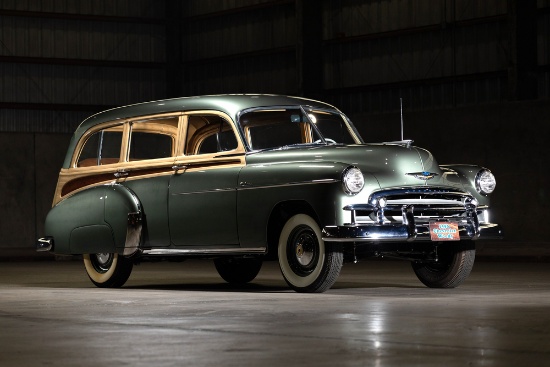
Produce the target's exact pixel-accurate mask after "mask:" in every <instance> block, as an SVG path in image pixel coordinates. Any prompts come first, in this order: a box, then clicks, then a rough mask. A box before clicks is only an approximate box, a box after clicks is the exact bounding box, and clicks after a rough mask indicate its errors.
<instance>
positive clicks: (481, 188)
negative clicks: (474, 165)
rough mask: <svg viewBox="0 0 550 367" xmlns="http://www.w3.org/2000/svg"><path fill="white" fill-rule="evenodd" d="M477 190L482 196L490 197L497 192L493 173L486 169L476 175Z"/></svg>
mask: <svg viewBox="0 0 550 367" xmlns="http://www.w3.org/2000/svg"><path fill="white" fill-rule="evenodd" d="M475 184H476V190H477V192H479V193H480V194H482V195H489V194H491V193H492V192H493V191H495V187H496V185H497V181H496V179H495V176H494V175H493V173H492V172H491V171H489V170H488V169H486V168H484V169H482V170H481V171H479V172H478V173H477V174H476V178H475Z"/></svg>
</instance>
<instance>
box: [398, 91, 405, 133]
mask: <svg viewBox="0 0 550 367" xmlns="http://www.w3.org/2000/svg"><path fill="white" fill-rule="evenodd" d="M399 105H400V107H401V141H403V140H404V139H403V98H401V97H400V98H399Z"/></svg>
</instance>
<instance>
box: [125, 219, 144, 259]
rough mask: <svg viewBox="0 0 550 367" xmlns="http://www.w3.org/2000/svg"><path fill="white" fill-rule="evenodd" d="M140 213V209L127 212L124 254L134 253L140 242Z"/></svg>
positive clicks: (130, 254) (137, 249)
mask: <svg viewBox="0 0 550 367" xmlns="http://www.w3.org/2000/svg"><path fill="white" fill-rule="evenodd" d="M141 230H142V215H141V211H138V212H134V213H128V227H127V229H126V242H125V243H124V252H123V253H122V254H123V255H124V256H132V255H135V254H136V253H137V252H138V251H139V245H140V244H141Z"/></svg>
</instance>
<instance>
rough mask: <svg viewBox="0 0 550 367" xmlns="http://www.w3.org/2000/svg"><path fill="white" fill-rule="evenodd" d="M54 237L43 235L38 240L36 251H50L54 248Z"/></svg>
mask: <svg viewBox="0 0 550 367" xmlns="http://www.w3.org/2000/svg"><path fill="white" fill-rule="evenodd" d="M53 245H54V242H53V237H43V238H39V239H38V241H37V242H36V251H37V252H48V251H52V250H53Z"/></svg>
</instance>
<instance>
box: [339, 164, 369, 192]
mask: <svg viewBox="0 0 550 367" xmlns="http://www.w3.org/2000/svg"><path fill="white" fill-rule="evenodd" d="M342 187H343V189H344V192H345V193H346V194H348V195H357V194H358V193H360V192H361V190H363V187H365V177H364V176H363V173H362V172H361V170H360V169H359V168H357V167H355V166H349V167H348V168H346V169H345V170H344V172H342Z"/></svg>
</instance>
